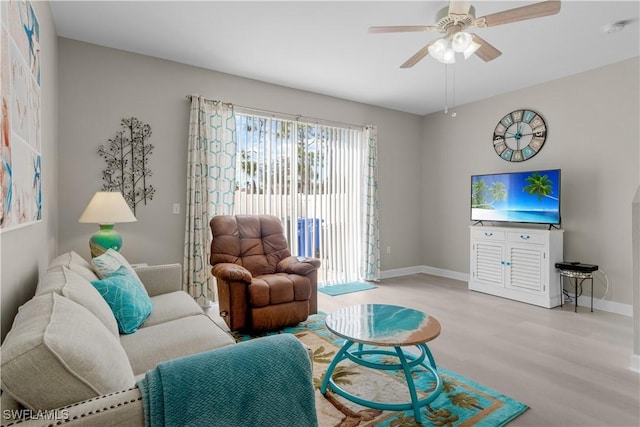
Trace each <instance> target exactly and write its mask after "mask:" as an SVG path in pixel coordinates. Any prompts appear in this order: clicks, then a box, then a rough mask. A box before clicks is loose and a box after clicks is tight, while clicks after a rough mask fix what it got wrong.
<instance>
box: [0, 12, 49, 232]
mask: <svg viewBox="0 0 640 427" xmlns="http://www.w3.org/2000/svg"><path fill="white" fill-rule="evenodd" d="M0 22H1V24H2V25H1V30H0V56H1V57H0V64H1V66H0V97H1V102H2V105H1V107H2V115H1V116H0V128H1V130H2V132H1V135H0V138H1V141H0V142H1V147H2V148H1V154H2V163H1V164H0V183H1V184H2V185H1V190H2V193H0V231H7V230H11V229H15V228H18V227H22V226H25V225H29V224H32V223H34V222H37V221H40V220H41V219H42V135H41V125H40V114H41V102H42V100H41V89H40V81H41V75H40V25H39V23H38V18H37V17H36V14H35V11H34V10H33V5H32V4H31V2H30V1H14V0H11V1H2V2H0Z"/></svg>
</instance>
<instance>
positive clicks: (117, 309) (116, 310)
mask: <svg viewBox="0 0 640 427" xmlns="http://www.w3.org/2000/svg"><path fill="white" fill-rule="evenodd" d="M138 282H139V280H138V279H137V277H134V276H133V274H131V272H130V271H129V270H128V269H127V267H126V266H122V267H120V268H119V269H118V270H116V271H115V272H114V273H111V274H110V275H109V276H107V277H105V278H104V279H102V280H94V281H93V282H91V284H92V285H93V286H94V287H95V288H96V289H97V290H98V292H100V295H102V297H103V298H104V299H105V301H106V302H107V304H109V307H111V311H112V312H113V315H114V316H115V318H116V321H117V322H118V329H119V330H120V332H121V333H123V334H131V333H133V332H135V331H136V330H137V329H138V328H139V327H140V325H142V322H144V321H145V320H146V319H147V317H149V314H151V311H152V309H153V303H152V302H151V298H149V295H147V291H145V289H144V287H143V286H142V285H141V284H138Z"/></svg>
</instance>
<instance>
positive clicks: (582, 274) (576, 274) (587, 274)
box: [560, 269, 593, 313]
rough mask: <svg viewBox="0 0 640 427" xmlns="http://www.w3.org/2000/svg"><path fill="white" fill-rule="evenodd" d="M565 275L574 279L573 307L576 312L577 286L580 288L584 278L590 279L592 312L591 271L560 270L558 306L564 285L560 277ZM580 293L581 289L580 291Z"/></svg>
mask: <svg viewBox="0 0 640 427" xmlns="http://www.w3.org/2000/svg"><path fill="white" fill-rule="evenodd" d="M563 277H567V278H569V280H571V279H574V283H573V284H574V286H575V301H574V302H575V307H574V312H576V313H577V312H578V287H580V289H582V283H583V282H584V281H585V280H591V312H593V272H591V271H577V270H565V269H561V270H560V307H562V306H563V305H564V304H563V300H564V293H563V292H564V286H563V284H562V278H563ZM578 279H580V283H578ZM580 293H582V291H580Z"/></svg>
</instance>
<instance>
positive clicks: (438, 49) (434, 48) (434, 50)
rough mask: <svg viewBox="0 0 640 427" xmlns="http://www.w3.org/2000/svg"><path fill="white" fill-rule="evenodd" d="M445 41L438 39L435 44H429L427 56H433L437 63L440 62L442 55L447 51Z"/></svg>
mask: <svg viewBox="0 0 640 427" xmlns="http://www.w3.org/2000/svg"><path fill="white" fill-rule="evenodd" d="M447 44H448V43H447V41H446V40H445V39H439V40H437V41H436V42H435V43H433V44H431V45H430V46H429V48H428V50H429V55H431V56H433V57H434V58H435V59H437V60H438V61H442V58H444V53H445V52H446V50H447Z"/></svg>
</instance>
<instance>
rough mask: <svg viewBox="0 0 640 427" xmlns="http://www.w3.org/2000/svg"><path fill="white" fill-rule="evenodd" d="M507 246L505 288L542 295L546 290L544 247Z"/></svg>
mask: <svg viewBox="0 0 640 427" xmlns="http://www.w3.org/2000/svg"><path fill="white" fill-rule="evenodd" d="M536 246H537V245H529V247H523V246H522V245H520V246H515V245H514V246H512V245H508V246H507V253H508V257H507V259H508V263H509V268H508V269H507V270H506V274H507V280H506V284H505V285H506V287H507V288H511V289H517V290H520V291H525V292H532V293H542V292H544V291H545V290H546V282H547V281H546V278H545V277H544V274H545V269H544V266H545V265H546V262H545V257H546V253H545V251H544V246H541V247H536Z"/></svg>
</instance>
